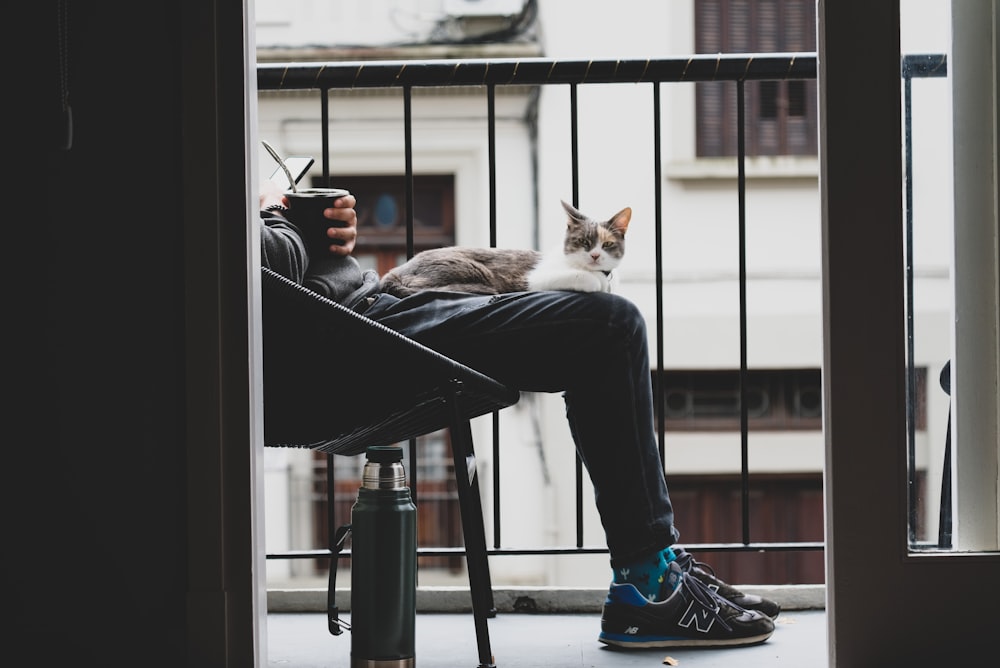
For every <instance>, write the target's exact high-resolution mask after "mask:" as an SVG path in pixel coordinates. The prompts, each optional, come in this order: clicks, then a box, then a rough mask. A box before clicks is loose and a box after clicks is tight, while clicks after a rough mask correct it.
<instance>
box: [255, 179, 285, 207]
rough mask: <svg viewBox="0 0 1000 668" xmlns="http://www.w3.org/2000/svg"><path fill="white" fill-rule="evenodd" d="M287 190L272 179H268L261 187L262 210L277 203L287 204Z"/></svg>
mask: <svg viewBox="0 0 1000 668" xmlns="http://www.w3.org/2000/svg"><path fill="white" fill-rule="evenodd" d="M284 198H285V190H284V189H283V188H282V187H281V186H279V185H278V184H277V183H275V182H274V181H272V180H271V179H267V180H266V181H264V183H263V184H262V185H261V187H260V210H261V211H263V210H264V209H266V208H267V207H269V206H273V205H275V204H278V205H281V206H286V205H287V203H286V202H285V201H284Z"/></svg>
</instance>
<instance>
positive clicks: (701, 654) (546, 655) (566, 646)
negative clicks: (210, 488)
mask: <svg viewBox="0 0 1000 668" xmlns="http://www.w3.org/2000/svg"><path fill="white" fill-rule="evenodd" d="M344 618H345V619H347V620H348V621H349V620H350V614H349V613H348V614H345V615H344ZM416 623H417V634H416V664H417V665H418V666H432V667H433V668H452V667H455V668H458V667H461V668H474V667H475V666H476V665H477V664H478V656H477V650H476V636H475V628H474V626H473V621H472V615H471V613H420V614H418V615H417V622H416ZM600 624H601V622H600V613H592V612H587V613H542V614H526V613H505V612H501V613H499V614H498V615H497V616H496V617H495V618H494V619H491V620H490V621H489V631H490V641H491V646H492V648H493V653H494V656H495V662H496V665H497V667H498V668H522V667H528V666H531V667H539V668H543V667H544V668H564V667H565V668H569V667H571V666H572V667H585V666H586V667H594V666H600V667H601V668H614V667H617V666H659V665H664V663H663V661H664V658H665V657H667V656H670V657H673V658H674V659H675V660H676V661H677V664H676V665H678V666H681V667H682V668H707V667H709V666H733V665H739V666H741V668H754V667H755V666H768V667H769V668H773V667H774V666H778V667H780V666H788V667H794V668H819V667H821V666H826V665H827V646H826V611H825V610H821V609H819V610H817V609H811V610H786V611H783V612H782V613H781V615H780V616H779V617H778V619H777V620H775V625H776V627H777V628H776V629H775V631H774V635H773V636H771V638H770V639H769V640H768V641H767V642H766V643H764V644H762V645H757V646H754V647H742V648H731V649H690V648H683V649H645V650H628V651H625V650H616V649H610V648H608V647H606V646H605V645H603V644H601V643H599V642H598V641H597V634H598V632H599V631H600ZM267 641H268V662H267V665H268V666H274V667H288V668H332V667H335V666H349V665H350V653H351V638H350V634H349V633H346V632H345V633H344V634H343V635H341V636H332V635H330V634H329V633H328V632H327V630H326V616H325V614H323V613H317V612H280V613H276V612H272V613H270V614H268V617H267Z"/></svg>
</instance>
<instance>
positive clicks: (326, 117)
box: [319, 88, 333, 540]
mask: <svg viewBox="0 0 1000 668" xmlns="http://www.w3.org/2000/svg"><path fill="white" fill-rule="evenodd" d="M319 117H320V145H321V149H320V150H321V151H322V153H323V185H324V186H325V187H328V188H329V187H330V186H332V185H333V184H331V183H330V89H329V88H322V89H320V96H319ZM331 540H333V539H332V538H331Z"/></svg>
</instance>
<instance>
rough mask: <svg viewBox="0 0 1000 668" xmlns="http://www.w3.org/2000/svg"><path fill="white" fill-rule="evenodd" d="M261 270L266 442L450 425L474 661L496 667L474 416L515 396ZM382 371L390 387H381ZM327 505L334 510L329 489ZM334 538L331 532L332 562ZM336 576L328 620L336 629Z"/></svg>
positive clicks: (408, 435) (336, 439) (357, 449)
mask: <svg viewBox="0 0 1000 668" xmlns="http://www.w3.org/2000/svg"><path fill="white" fill-rule="evenodd" d="M261 272H262V277H261V278H262V295H263V297H262V312H263V323H264V329H263V342H264V442H265V445H267V446H270V447H298V448H309V449H312V450H317V451H320V452H325V453H328V454H334V455H357V454H360V453H362V452H364V451H365V450H366V449H367V448H368V447H369V446H373V445H392V444H395V443H400V442H403V441H407V440H410V439H413V438H416V437H418V436H423V435H425V434H429V433H432V432H434V431H438V430H440V429H445V428H447V429H449V430H450V433H451V446H452V456H453V461H454V472H455V478H456V482H457V486H458V499H459V509H460V513H461V518H462V532H463V537H464V541H465V556H466V564H467V568H468V572H469V589H470V594H471V599H472V611H473V618H474V622H475V629H476V639H477V649H478V653H479V665H480V668H492V667H493V666H494V665H495V663H494V658H493V653H492V649H491V644H490V638H489V627H488V623H487V619H488V618H489V617H492V616H494V615H495V614H496V609H495V607H494V603H493V590H492V583H491V578H490V572H489V562H488V559H487V551H486V531H485V526H484V522H483V508H482V501H481V497H480V489H479V476H478V475H477V471H476V457H475V448H474V444H473V437H472V426H471V421H472V419H473V418H476V417H479V416H481V415H486V414H488V413H492V412H495V411H498V410H500V409H502V408H505V407H507V406H511V405H513V404H515V403H517V401H518V400H519V398H520V393H519V392H518V391H517V390H516V389H513V388H510V387H507V386H506V385H504V384H503V383H500V382H499V381H497V380H495V379H493V378H490V377H488V376H486V375H484V374H482V373H480V372H478V371H476V370H475V369H472V368H470V367H467V366H465V365H463V364H461V363H459V362H456V361H455V360H452V359H450V358H448V357H446V356H444V355H441V354H440V353H438V352H436V351H434V350H432V349H430V348H428V347H426V346H424V345H422V344H420V343H418V342H416V341H414V340H412V339H410V338H408V337H405V336H403V335H402V334H399V333H398V332H395V331H393V330H391V329H389V328H387V327H385V326H384V325H382V324H381V323H378V322H376V321H374V320H372V319H370V318H366V317H365V316H364V315H362V314H360V313H357V312H355V311H352V310H351V309H349V308H347V307H345V306H343V305H341V304H338V303H336V302H334V301H331V300H329V299H327V298H325V297H323V296H322V295H319V294H317V293H316V292H313V291H311V290H309V289H308V288H305V287H303V286H302V285H299V284H298V283H295V282H294V281H291V280H289V279H287V278H285V277H284V276H281V275H280V274H277V273H276V272H274V271H271V270H270V269H267V268H266V267H265V268H262V269H261ZM327 349H329V351H330V354H324V352H325V351H326V350H327ZM303 351H305V352H303ZM334 352H338V353H340V354H344V353H346V355H345V356H344V357H341V358H340V359H337V358H335V357H332V356H331V355H332V354H333V353H334ZM306 355H308V356H309V359H308V360H305V359H303V358H304V357H305V356H306ZM386 376H391V377H392V378H393V381H394V382H393V383H391V384H390V385H391V386H390V387H385V386H384V385H380V382H381V379H383V378H384V377H386ZM337 378H348V379H350V382H346V383H345V382H336V380H335V379H337ZM331 379H334V381H333V382H331ZM331 408H332V410H331ZM418 502H419V501H418ZM328 504H329V508H330V512H331V513H332V511H333V495H332V493H330V494H328ZM331 516H332V515H331ZM336 540H337V539H336V538H335V536H334V534H333V532H331V536H330V546H329V547H330V553H331V559H334V560H336V559H338V558H339V554H338V553H339V551H340V550H339V545H336V544H335V543H336ZM334 572H335V570H334V567H333V565H331V573H334ZM334 579H335V577H331V581H330V591H328V600H329V602H330V605H329V606H328V607H329V608H330V610H328V617H329V619H328V621H329V626H330V631H331V632H332V633H335V634H336V633H339V630H335V629H339V622H338V621H337V619H336V607H335V606H334V604H333V601H334V596H335V593H336V592H335V591H333V589H334V584H333V583H334Z"/></svg>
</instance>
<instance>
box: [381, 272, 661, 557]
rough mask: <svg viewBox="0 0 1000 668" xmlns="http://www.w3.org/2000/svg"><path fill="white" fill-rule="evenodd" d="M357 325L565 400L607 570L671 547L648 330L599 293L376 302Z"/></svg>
mask: <svg viewBox="0 0 1000 668" xmlns="http://www.w3.org/2000/svg"><path fill="white" fill-rule="evenodd" d="M365 315H367V316H369V317H371V318H373V319H375V320H377V321H379V322H381V323H382V324H384V325H386V326H387V327H390V328H392V329H395V330H397V331H399V332H401V333H402V334H405V335H407V336H409V337H410V338H413V339H415V340H417V341H420V342H421V343H423V344H425V345H427V346H428V347H430V348H433V349H435V350H437V351H439V352H441V353H443V354H445V355H448V356H449V357H452V358H453V359H456V360H458V361H460V362H462V363H464V364H467V365H469V366H471V367H472V368H474V369H478V370H480V371H482V372H483V373H486V374H487V375H490V376H493V377H495V378H497V379H498V380H501V381H502V382H504V383H507V384H509V385H512V386H514V387H516V388H518V389H521V390H525V391H538V392H559V391H562V392H564V396H565V400H566V412H567V418H568V420H569V425H570V429H571V433H572V436H573V439H574V441H575V443H576V446H577V448H578V451H579V452H580V455H581V458H582V459H583V461H584V463H585V465H586V468H587V471H588V473H589V475H590V477H591V480H592V481H593V484H594V489H595V495H596V502H597V508H598V511H599V513H600V516H601V521H602V523H603V526H604V530H605V533H606V539H607V544H608V548H609V550H610V552H611V559H612V566H618V565H620V564H628V563H631V562H633V561H635V560H637V559H639V558H642V557H644V556H645V555H648V554H650V553H654V552H656V551H659V550H661V549H663V548H664V547H666V546H668V545H670V544H672V543H673V542H675V541H676V539H677V532H676V530H675V529H674V528H673V509H672V508H671V505H670V497H669V495H668V493H667V487H666V483H665V481H664V478H663V471H662V466H661V463H660V458H659V451H658V449H657V445H656V437H655V431H654V426H653V404H652V385H651V379H650V374H649V351H648V342H647V336H646V327H645V321H644V320H643V318H642V314H641V313H640V312H639V310H638V309H637V308H636V307H635V305H634V304H633V303H632V302H630V301H628V300H627V299H624V298H622V297H619V296H616V295H611V294H606V293H577V292H557V291H544V292H527V293H515V294H508V295H499V296H471V295H458V294H455V293H422V294H419V295H415V296H412V297H408V298H406V299H404V300H396V299H395V298H392V297H389V296H388V295H380V296H379V299H378V301H377V302H376V303H375V305H374V306H372V307H371V308H370V309H369V310H368V311H367V312H366V313H365Z"/></svg>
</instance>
